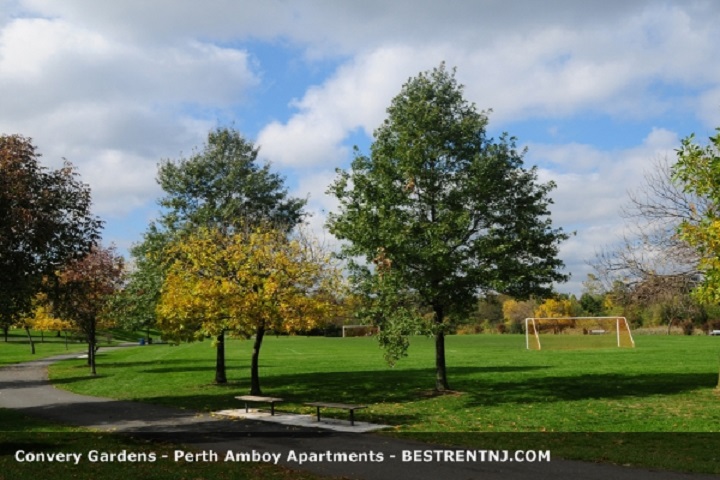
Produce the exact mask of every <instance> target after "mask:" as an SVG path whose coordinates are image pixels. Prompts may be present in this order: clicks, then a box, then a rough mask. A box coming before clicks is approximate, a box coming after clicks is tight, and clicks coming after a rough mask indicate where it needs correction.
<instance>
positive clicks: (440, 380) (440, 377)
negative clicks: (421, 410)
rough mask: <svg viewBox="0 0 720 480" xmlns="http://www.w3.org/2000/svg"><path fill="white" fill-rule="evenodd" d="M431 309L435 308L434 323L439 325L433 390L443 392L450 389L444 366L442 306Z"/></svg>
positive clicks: (436, 339)
mask: <svg viewBox="0 0 720 480" xmlns="http://www.w3.org/2000/svg"><path fill="white" fill-rule="evenodd" d="M433 310H435V323H436V324H437V326H438V327H439V328H438V330H437V332H436V333H435V390H436V391H438V392H444V391H447V390H450V385H449V384H448V381H447V369H446V367H445V331H444V329H443V320H444V319H445V314H444V312H443V308H442V306H435V307H433Z"/></svg>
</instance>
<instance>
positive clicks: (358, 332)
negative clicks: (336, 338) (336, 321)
mask: <svg viewBox="0 0 720 480" xmlns="http://www.w3.org/2000/svg"><path fill="white" fill-rule="evenodd" d="M377 332H378V327H376V326H374V325H343V326H342V336H343V338H345V337H370V336H372V335H375V334H377Z"/></svg>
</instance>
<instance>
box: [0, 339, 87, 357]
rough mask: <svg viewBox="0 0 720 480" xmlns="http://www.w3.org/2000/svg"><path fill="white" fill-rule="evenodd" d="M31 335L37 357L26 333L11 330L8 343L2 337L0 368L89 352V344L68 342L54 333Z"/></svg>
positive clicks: (0, 340)
mask: <svg viewBox="0 0 720 480" xmlns="http://www.w3.org/2000/svg"><path fill="white" fill-rule="evenodd" d="M30 333H31V334H32V336H33V342H35V355H33V354H32V351H31V349H30V343H29V342H28V338H27V334H26V333H25V331H22V330H11V331H10V334H9V335H8V341H7V342H5V338H4V337H3V336H2V335H0V366H2V365H8V364H11V363H18V362H27V361H30V360H37V359H38V358H43V357H50V356H53V355H61V354H64V353H72V352H83V351H86V350H87V344H84V343H79V342H76V341H72V340H69V339H68V341H67V342H66V340H65V337H58V336H56V335H55V334H54V333H45V334H44V335H41V333H40V332H35V331H31V332H30Z"/></svg>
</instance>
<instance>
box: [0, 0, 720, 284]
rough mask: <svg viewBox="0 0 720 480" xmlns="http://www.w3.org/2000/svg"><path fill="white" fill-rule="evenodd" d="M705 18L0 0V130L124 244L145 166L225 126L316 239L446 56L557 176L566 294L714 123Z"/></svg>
mask: <svg viewBox="0 0 720 480" xmlns="http://www.w3.org/2000/svg"><path fill="white" fill-rule="evenodd" d="M717 18H720V3H719V2H716V1H713V0H705V1H701V0H698V1H693V0H685V1H671V0H667V1H657V0H646V1H644V0H635V1H632V2H627V1H626V0H623V1H619V0H606V1H603V2H599V1H576V0H550V1H545V2H536V1H534V0H526V1H507V0H505V1H500V0H446V1H443V2H440V1H436V0H433V1H430V0H395V1H393V2H387V1H377V0H367V1H364V2H354V1H353V2H351V1H340V0H338V1H320V0H316V1H313V0H305V1H301V0H297V1H283V0H268V1H263V2H250V1H240V0H208V1H205V2H198V1H184V0H154V1H153V2H146V1H139V0H124V1H122V2H97V1H93V0H64V1H62V2H56V1H51V0H0V91H2V92H3V94H2V96H0V132H1V133H21V134H23V135H25V136H28V137H32V138H33V139H34V142H35V144H36V145H37V146H38V148H39V150H40V151H41V152H42V153H43V155H44V157H43V159H44V161H45V163H46V164H48V165H51V166H55V165H59V164H60V161H61V158H62V157H65V158H67V159H69V160H70V161H72V162H73V163H74V164H75V165H76V166H77V167H78V169H79V172H80V174H81V175H82V178H83V180H84V181H86V182H87V183H89V184H90V185H91V187H92V189H93V196H94V201H95V211H96V213H97V214H98V215H100V216H101V217H102V218H104V219H105V220H106V222H107V225H106V229H105V234H104V241H105V242H106V243H110V242H114V243H115V244H116V245H118V247H119V248H120V249H121V250H126V249H127V248H128V246H129V245H131V244H132V243H133V242H136V241H138V240H139V239H140V236H141V234H142V232H143V231H144V230H145V228H146V227H147V225H148V222H149V221H150V220H151V219H152V218H154V217H155V216H156V214H157V207H156V200H157V198H158V197H159V195H160V194H161V192H160V191H159V189H158V187H157V185H156V184H155V181H154V178H155V172H156V165H157V163H158V161H160V160H161V159H167V158H179V157H180V156H181V155H187V154H188V153H189V152H191V151H192V149H193V148H194V147H200V146H201V145H202V144H203V142H204V139H205V138H206V135H207V132H208V131H209V130H210V129H212V128H214V127H215V126H217V125H232V126H234V127H235V128H237V129H238V130H240V131H241V132H242V133H243V134H245V135H246V136H247V137H248V138H250V139H252V140H253V141H256V142H257V143H258V144H259V145H260V146H261V154H262V157H263V159H264V160H267V161H270V162H271V163H272V165H273V168H275V169H276V170H277V171H280V172H281V173H282V174H284V175H285V176H286V178H287V184H288V187H289V188H290V190H291V192H292V194H293V195H296V196H301V197H308V198H309V209H310V210H311V211H312V212H313V214H314V215H313V217H312V220H311V223H312V226H313V228H314V229H315V230H316V232H317V233H318V234H322V225H323V223H324V219H325V214H326V212H328V211H332V210H333V209H334V208H335V206H336V204H335V202H334V201H333V199H332V198H329V197H327V196H326V195H324V192H325V190H326V188H327V186H328V184H329V183H330V181H331V180H332V178H333V176H334V173H333V172H334V169H335V168H336V167H341V168H347V167H348V165H349V162H350V159H351V148H352V145H354V144H357V145H359V146H360V147H361V148H362V149H367V147H368V145H369V143H370V141H371V135H372V131H373V129H374V128H375V127H377V126H378V125H379V124H380V122H382V120H383V118H384V115H385V108H387V106H388V105H389V103H390V100H391V99H392V97H393V96H394V95H395V94H397V93H398V92H399V91H400V88H401V86H402V84H403V83H404V82H405V81H406V80H407V79H408V78H409V77H412V76H415V75H417V74H418V72H420V71H424V70H429V69H432V68H433V67H436V66H438V65H439V63H440V62H441V61H445V62H446V63H447V65H449V66H454V67H456V68H457V78H458V80H459V81H460V82H461V83H462V84H464V85H465V95H466V98H467V99H468V100H469V101H472V102H474V103H476V104H477V106H478V107H479V108H480V109H490V108H491V109H492V110H493V113H492V114H491V116H490V125H489V130H490V133H491V134H492V135H495V136H497V135H499V134H500V133H501V132H504V131H507V132H509V133H510V134H511V135H514V136H516V137H517V138H518V141H519V143H520V144H521V145H526V146H528V148H529V151H528V154H527V156H526V164H527V166H532V165H537V166H538V168H539V172H540V178H541V179H542V180H543V181H548V180H553V181H555V182H556V183H557V189H556V190H555V191H554V192H553V194H552V196H553V198H554V200H555V205H554V206H553V221H554V224H555V225H556V226H560V227H563V228H564V229H566V230H568V231H575V232H576V235H575V236H573V237H572V238H571V239H570V240H568V241H567V242H566V243H565V244H563V246H562V249H561V257H562V259H563V260H564V261H565V263H566V265H567V272H568V273H571V274H572V279H571V281H570V282H569V283H568V284H565V285H559V286H558V287H557V288H558V290H560V291H566V292H574V293H579V292H580V288H581V287H580V283H581V282H582V281H583V280H584V279H585V277H586V275H587V273H588V272H590V271H591V270H590V268H589V267H588V265H587V261H589V260H592V259H593V258H594V256H595V254H596V253H597V252H598V251H600V250H601V249H603V248H605V247H607V246H609V245H612V244H613V243H614V242H616V241H618V240H619V239H620V237H621V236H622V234H623V233H624V232H626V231H627V230H628V226H627V225H626V224H625V221H624V220H623V218H621V216H620V209H621V207H622V206H623V205H624V204H627V193H628V192H629V191H633V190H635V189H637V188H638V187H639V186H640V185H641V184H642V182H643V175H644V172H647V171H650V170H652V169H653V166H654V164H655V162H657V161H658V160H661V159H662V158H665V157H668V158H671V157H672V156H673V155H674V149H675V148H677V147H678V145H679V141H680V139H681V138H683V137H685V136H687V135H688V134H690V133H692V132H695V133H697V135H698V137H699V138H704V137H707V136H708V135H710V134H711V133H712V132H713V131H714V128H715V127H716V126H720V51H719V49H718V48H717V45H719V44H720V27H718V26H717V22H716V19H717Z"/></svg>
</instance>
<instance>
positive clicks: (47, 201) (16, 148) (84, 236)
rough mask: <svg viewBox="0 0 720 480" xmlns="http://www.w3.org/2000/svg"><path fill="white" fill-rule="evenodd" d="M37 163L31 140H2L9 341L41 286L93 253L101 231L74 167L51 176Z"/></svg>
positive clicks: (2, 250)
mask: <svg viewBox="0 0 720 480" xmlns="http://www.w3.org/2000/svg"><path fill="white" fill-rule="evenodd" d="M39 158H40V154H39V153H38V152H37V149H36V147H35V146H34V145H33V144H32V140H31V139H30V138H25V137H23V136H20V135H2V136H0V325H1V326H2V328H3V330H4V333H5V339H6V341H7V330H8V328H9V326H10V325H12V324H13V323H15V322H17V321H18V320H19V319H20V317H21V316H23V315H26V314H28V313H29V312H30V310H31V308H32V302H33V299H34V298H35V297H36V295H37V294H38V292H39V291H40V290H41V287H42V285H43V281H45V284H46V285H49V284H52V282H53V279H54V278H55V273H56V272H57V271H58V270H59V269H60V268H61V267H62V266H63V265H64V264H66V263H67V262H68V261H72V260H75V259H78V258H80V257H82V256H83V255H85V254H86V253H87V252H88V251H90V248H91V247H92V245H93V244H95V242H96V241H97V240H98V238H99V235H100V230H101V228H102V222H101V221H100V220H99V219H98V218H96V217H95V216H93V215H92V214H91V212H90V206H91V200H90V188H89V187H88V186H87V185H85V184H84V183H82V182H81V181H80V180H79V178H78V174H77V172H76V171H75V169H74V168H73V166H72V165H71V164H70V163H68V162H65V163H64V165H63V166H62V167H61V168H59V169H57V170H52V169H48V168H45V167H43V166H42V165H40V163H39ZM49 293H51V292H49Z"/></svg>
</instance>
